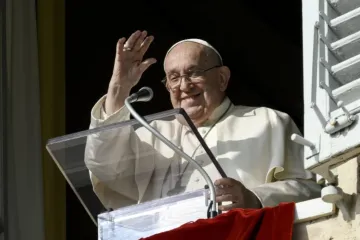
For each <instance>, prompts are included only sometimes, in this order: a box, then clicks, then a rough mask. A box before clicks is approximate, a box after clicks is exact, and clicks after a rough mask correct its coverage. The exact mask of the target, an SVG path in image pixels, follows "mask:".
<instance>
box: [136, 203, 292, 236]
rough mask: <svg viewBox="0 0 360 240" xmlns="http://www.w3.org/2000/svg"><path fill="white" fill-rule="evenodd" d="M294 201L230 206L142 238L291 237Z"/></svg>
mask: <svg viewBox="0 0 360 240" xmlns="http://www.w3.org/2000/svg"><path fill="white" fill-rule="evenodd" d="M294 214H295V203H282V204H280V205H279V206H276V207H272V208H269V207H267V208H262V209H233V210H231V211H228V212H226V213H223V214H221V215H219V216H217V217H215V218H212V219H199V220H197V221H196V222H190V223H186V224H184V225H182V226H180V227H178V228H175V229H173V230H170V231H167V232H163V233H159V234H155V235H153V236H150V237H147V238H142V239H143V240H169V239H171V240H178V239H179V240H180V239H181V240H183V239H185V240H192V239H206V240H212V239H214V240H247V239H251V240H252V239H255V240H291V237H292V230H293V222H294Z"/></svg>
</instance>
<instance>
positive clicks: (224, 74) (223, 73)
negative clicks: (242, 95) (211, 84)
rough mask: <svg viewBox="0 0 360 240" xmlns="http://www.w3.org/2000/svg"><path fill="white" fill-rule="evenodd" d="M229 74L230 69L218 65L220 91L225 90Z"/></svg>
mask: <svg viewBox="0 0 360 240" xmlns="http://www.w3.org/2000/svg"><path fill="white" fill-rule="evenodd" d="M230 75H231V73H230V69H229V68H228V67H227V66H222V67H220V91H222V92H225V91H226V89H227V87H228V84H229V81H230Z"/></svg>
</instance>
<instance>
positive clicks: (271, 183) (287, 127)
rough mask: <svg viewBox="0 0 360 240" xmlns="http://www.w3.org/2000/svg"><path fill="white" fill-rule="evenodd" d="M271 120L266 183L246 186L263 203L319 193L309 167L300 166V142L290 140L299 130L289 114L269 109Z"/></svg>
mask: <svg viewBox="0 0 360 240" xmlns="http://www.w3.org/2000/svg"><path fill="white" fill-rule="evenodd" d="M268 114H269V119H270V123H271V156H270V157H271V165H270V167H269V171H268V174H267V176H266V183H265V184H262V185H260V186H257V187H255V188H252V189H250V190H251V191H252V192H253V193H254V194H255V195H256V196H257V197H258V198H259V200H260V202H261V203H262V205H263V206H264V207H267V206H269V207H271V206H276V205H278V204H279V203H281V202H300V201H305V200H309V199H312V198H316V197H320V191H321V187H320V186H319V185H318V184H317V183H316V182H315V181H314V176H313V174H312V173H311V172H310V171H307V170H305V169H304V162H303V161H304V158H303V154H304V153H303V146H302V145H300V144H297V143H294V142H293V141H291V135H292V134H293V133H296V134H299V135H301V134H300V131H299V129H298V128H297V127H296V125H295V123H294V122H293V120H292V119H291V118H290V117H289V115H287V114H285V113H282V112H279V111H275V110H271V109H270V110H269V113H268Z"/></svg>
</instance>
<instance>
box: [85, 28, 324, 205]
mask: <svg viewBox="0 0 360 240" xmlns="http://www.w3.org/2000/svg"><path fill="white" fill-rule="evenodd" d="M152 41H153V37H152V36H147V32H146V31H136V32H134V33H133V34H132V35H131V36H130V37H129V38H128V39H127V40H126V39H125V38H121V39H120V40H119V41H118V43H117V48H116V57H115V63H114V69H113V75H112V78H111V80H110V83H109V88H108V92H107V94H106V96H104V97H102V98H101V99H100V100H99V101H98V102H97V103H96V104H95V106H94V108H93V109H92V112H91V125H90V128H95V127H98V126H103V125H106V124H110V123H114V122H120V121H125V120H128V119H129V118H130V114H129V112H128V110H127V108H126V107H124V101H125V99H126V97H128V96H129V93H130V91H131V89H132V88H133V87H134V86H135V85H136V84H137V83H138V82H139V80H140V78H141V76H142V74H143V73H144V71H145V70H146V69H148V68H149V66H151V65H152V64H154V63H155V62H156V60H155V59H153V58H150V59H146V60H143V56H144V54H145V53H146V51H147V49H148V48H149V46H150V44H151V42H152ZM164 70H165V73H166V78H165V79H164V82H165V85H166V88H167V90H168V91H169V93H170V99H171V103H172V105H173V107H174V108H183V109H184V110H185V111H186V113H187V114H188V115H189V117H190V119H191V120H192V122H193V123H194V124H195V126H196V127H197V128H198V130H199V132H200V133H201V135H202V137H203V138H204V140H205V142H206V143H207V145H208V146H209V147H210V149H211V151H212V152H213V153H214V155H215V156H216V158H217V161H218V162H219V164H220V165H221V167H222V168H223V169H224V171H225V173H226V174H227V176H228V178H221V176H220V175H219V173H218V171H217V170H216V168H215V167H214V166H213V164H212V163H211V161H210V160H209V159H208V158H207V157H206V156H205V154H203V152H202V151H201V150H202V149H201V146H200V145H199V144H192V143H193V142H196V141H194V139H196V137H195V136H194V134H193V133H192V132H191V131H189V129H188V127H187V126H185V125H184V124H182V123H181V121H178V120H176V119H175V120H173V121H154V122H152V123H151V124H152V125H153V126H154V127H156V128H157V129H158V130H159V131H160V132H161V133H162V134H163V135H164V136H165V137H167V138H168V139H170V140H171V141H173V142H176V143H177V144H179V146H180V147H182V149H183V150H184V151H185V152H186V153H187V154H188V155H190V156H193V157H194V159H195V160H196V161H198V162H199V163H201V164H202V166H203V167H204V168H205V170H206V171H207V173H208V174H209V176H210V177H211V178H212V180H213V181H214V183H215V186H217V187H216V192H217V199H216V201H217V202H230V204H225V205H224V204H223V205H222V206H220V207H219V209H220V210H230V209H232V208H260V207H263V206H275V205H278V204H279V203H280V202H290V201H295V202H298V201H303V200H307V199H309V198H314V197H317V196H319V194H320V187H319V186H318V185H317V184H316V183H315V182H314V181H312V180H311V179H312V174H311V173H310V172H308V171H306V170H304V167H303V152H302V146H300V145H297V144H295V143H293V142H292V141H291V140H290V135H291V134H292V133H299V131H298V129H297V128H296V126H295V124H294V122H293V121H292V120H291V119H290V117H289V116H288V115H287V114H285V113H282V112H279V111H276V110H272V109H269V108H264V107H260V108H254V107H246V106H234V105H233V104H232V103H231V101H230V100H229V98H228V97H227V96H226V94H225V90H226V88H227V86H228V82H229V79H230V70H229V68H228V67H226V66H224V65H223V63H222V58H221V56H220V54H219V53H218V51H216V49H215V48H214V47H212V46H211V45H210V44H209V43H207V42H205V41H203V40H200V39H188V40H183V41H180V42H178V43H176V44H175V45H173V46H172V47H171V48H170V50H169V51H168V52H167V54H166V56H165V60H164ZM170 152H171V150H170V149H169V148H168V147H167V146H165V145H164V144H162V143H161V142H160V140H158V139H156V138H155V137H154V136H153V135H152V134H151V133H150V132H149V131H147V130H146V129H144V128H138V129H136V130H134V129H129V128H125V129H124V128H123V129H119V130H116V131H109V132H103V133H99V134H94V135H91V136H89V138H88V142H87V146H86V155H85V163H86V165H87V167H88V168H89V170H90V176H91V181H92V184H93V187H94V191H95V193H96V194H97V196H98V197H99V199H100V200H101V201H102V203H103V204H104V205H105V207H108V208H118V207H121V206H124V205H127V204H134V203H139V202H144V201H148V200H152V199H156V198H161V197H166V196H169V195H171V192H172V191H173V190H182V191H191V190H196V189H200V188H203V187H204V185H205V182H204V181H203V180H202V179H201V176H200V175H199V173H198V172H197V171H196V170H195V169H194V168H193V167H192V166H189V164H188V163H184V160H182V159H181V158H180V157H179V156H177V155H176V154H174V153H173V152H172V153H170ZM150 153H151V154H150ZM185 172H186V174H185Z"/></svg>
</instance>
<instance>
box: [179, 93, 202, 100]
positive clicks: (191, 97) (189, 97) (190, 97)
mask: <svg viewBox="0 0 360 240" xmlns="http://www.w3.org/2000/svg"><path fill="white" fill-rule="evenodd" d="M199 96H200V93H198V94H195V95H192V96H188V97H184V98H183V99H181V100H186V99H194V98H197V97H199Z"/></svg>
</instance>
